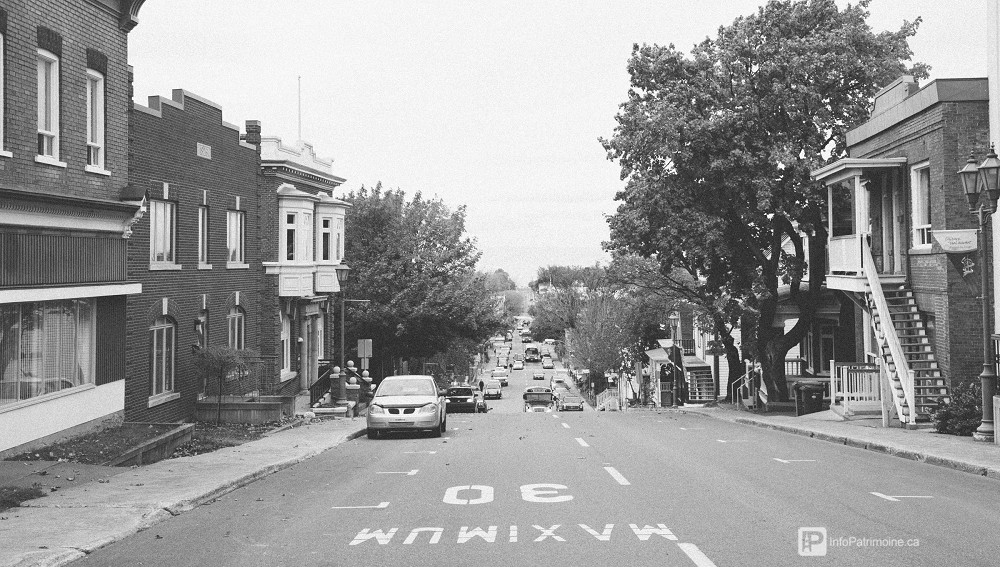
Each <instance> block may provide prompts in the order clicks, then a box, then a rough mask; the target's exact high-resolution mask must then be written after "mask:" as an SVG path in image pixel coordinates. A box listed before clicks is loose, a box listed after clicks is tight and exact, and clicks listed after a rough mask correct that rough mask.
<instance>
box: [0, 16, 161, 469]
mask: <svg viewBox="0 0 1000 567" xmlns="http://www.w3.org/2000/svg"><path fill="white" fill-rule="evenodd" d="M142 3H143V2H142V0H131V1H118V0H114V1H112V0H44V1H35V2H30V3H27V2H12V1H8V0H2V1H0V36H2V38H0V39H2V41H0V71H2V73H3V81H0V455H3V454H7V453H13V452H16V451H19V450H25V449H28V448H31V447H32V446H35V445H39V444H42V443H45V442H48V441H52V440H55V439H57V438H59V437H62V436H67V435H70V434H75V433H79V432H82V431H85V430H88V429H90V428H95V427H100V426H103V425H105V424H107V423H109V422H110V423H113V422H115V421H120V420H121V419H122V417H123V414H124V399H125V396H124V391H125V340H126V333H125V325H124V321H125V306H126V298H127V297H129V296H130V295H132V294H136V293H139V292H140V291H141V286H140V285H139V284H138V283H136V282H132V281H130V280H129V279H128V276H127V272H126V244H127V242H128V240H127V239H128V238H129V236H130V235H131V228H132V226H133V223H134V222H135V220H136V219H137V218H138V217H139V216H140V215H141V214H142V213H143V211H144V209H143V204H142V203H141V202H129V201H128V198H129V196H128V194H127V192H125V191H124V189H125V187H126V185H127V182H128V169H127V159H128V146H127V143H128V139H127V131H128V127H127V117H128V106H129V104H130V96H129V92H128V91H129V79H128V72H129V69H128V64H127V45H128V43H127V39H128V33H129V31H130V30H131V29H132V28H133V27H134V26H135V24H136V16H137V13H138V11H139V8H140V7H141V5H142ZM123 199H124V200H123Z"/></svg>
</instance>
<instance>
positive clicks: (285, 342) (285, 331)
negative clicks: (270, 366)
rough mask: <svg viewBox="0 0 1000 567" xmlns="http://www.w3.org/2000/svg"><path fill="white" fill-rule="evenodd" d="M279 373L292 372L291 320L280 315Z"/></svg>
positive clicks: (285, 314)
mask: <svg viewBox="0 0 1000 567" xmlns="http://www.w3.org/2000/svg"><path fill="white" fill-rule="evenodd" d="M281 371H282V372H291V371H292V319H291V318H290V317H289V316H288V314H287V313H282V314H281Z"/></svg>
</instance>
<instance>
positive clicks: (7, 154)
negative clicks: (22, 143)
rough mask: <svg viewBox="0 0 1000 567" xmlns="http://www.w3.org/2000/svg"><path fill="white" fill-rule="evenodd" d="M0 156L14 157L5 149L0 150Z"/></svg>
mask: <svg viewBox="0 0 1000 567" xmlns="http://www.w3.org/2000/svg"><path fill="white" fill-rule="evenodd" d="M0 157H8V158H12V157H14V154H12V153H10V152H8V151H7V150H0Z"/></svg>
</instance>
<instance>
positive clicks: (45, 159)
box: [35, 155, 66, 168]
mask: <svg viewBox="0 0 1000 567" xmlns="http://www.w3.org/2000/svg"><path fill="white" fill-rule="evenodd" d="M35 163H44V164H45V165H52V166H55V167H62V168H65V167H66V162H64V161H59V160H58V159H56V158H54V157H52V156H38V155H36V156H35Z"/></svg>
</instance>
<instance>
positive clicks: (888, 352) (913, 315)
mask: <svg viewBox="0 0 1000 567" xmlns="http://www.w3.org/2000/svg"><path fill="white" fill-rule="evenodd" d="M862 249H863V261H864V263H865V266H864V267H865V270H864V272H865V276H866V277H867V279H868V292H867V293H866V294H865V298H864V300H865V303H864V304H865V305H866V306H867V310H868V312H869V313H870V314H871V318H872V329H873V331H874V334H875V340H876V344H877V347H878V351H879V355H880V359H879V364H880V366H881V368H882V373H883V375H884V376H885V377H886V378H888V380H889V384H890V386H891V388H892V393H893V404H894V405H895V407H896V414H897V415H898V416H899V421H900V422H901V423H903V424H904V425H906V426H907V427H917V426H918V423H921V422H924V423H926V422H929V421H930V414H931V412H932V411H933V410H934V409H935V408H936V407H937V403H938V401H939V400H942V401H947V399H948V386H947V381H946V380H945V378H944V377H943V376H942V375H941V370H940V368H939V367H938V363H937V360H936V359H935V357H934V346H933V345H932V344H931V342H930V337H929V336H928V335H927V325H926V323H925V321H924V317H923V315H922V314H921V313H920V310H919V309H917V303H916V301H915V300H914V298H913V293H912V291H911V290H909V289H907V288H906V287H904V286H900V285H888V286H883V284H882V283H881V282H880V281H879V277H878V271H877V270H876V269H875V262H874V260H873V259H872V253H871V248H869V247H868V243H867V242H864V243H863V245H862Z"/></svg>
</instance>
